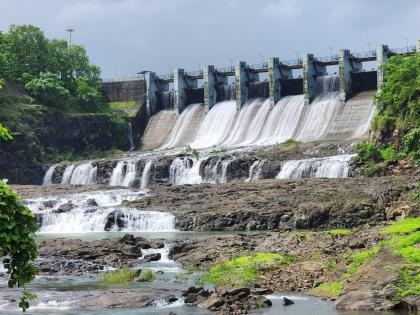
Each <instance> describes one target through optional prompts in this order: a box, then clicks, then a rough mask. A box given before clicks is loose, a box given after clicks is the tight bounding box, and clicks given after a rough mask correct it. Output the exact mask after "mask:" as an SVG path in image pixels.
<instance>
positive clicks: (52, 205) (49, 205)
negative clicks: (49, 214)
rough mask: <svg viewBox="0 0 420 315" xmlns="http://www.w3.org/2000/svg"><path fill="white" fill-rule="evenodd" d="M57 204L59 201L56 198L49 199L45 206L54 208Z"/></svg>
mask: <svg viewBox="0 0 420 315" xmlns="http://www.w3.org/2000/svg"><path fill="white" fill-rule="evenodd" d="M56 204H57V201H55V200H47V201H44V207H45V208H52V207H54V206H55V205H56Z"/></svg>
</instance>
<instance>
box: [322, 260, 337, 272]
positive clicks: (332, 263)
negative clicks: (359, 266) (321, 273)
mask: <svg viewBox="0 0 420 315" xmlns="http://www.w3.org/2000/svg"><path fill="white" fill-rule="evenodd" d="M324 267H325V269H327V270H329V271H335V270H336V268H337V261H336V260H335V259H329V260H327V261H326V262H325V264H324Z"/></svg>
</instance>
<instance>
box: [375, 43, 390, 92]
mask: <svg viewBox="0 0 420 315" xmlns="http://www.w3.org/2000/svg"><path fill="white" fill-rule="evenodd" d="M388 58H389V48H388V46H386V45H378V46H377V47H376V73H377V76H378V90H379V88H380V85H381V83H382V82H383V81H384V71H383V69H382V65H383V64H384V63H386V62H387V61H388Z"/></svg>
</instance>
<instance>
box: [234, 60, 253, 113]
mask: <svg viewBox="0 0 420 315" xmlns="http://www.w3.org/2000/svg"><path fill="white" fill-rule="evenodd" d="M258 78H259V76H258V73H253V72H251V71H250V69H248V68H247V66H246V63H245V61H238V62H237V63H236V65H235V83H236V107H237V109H238V110H239V109H241V107H242V105H243V104H245V102H246V101H247V100H248V86H249V84H250V83H252V82H256V81H258Z"/></svg>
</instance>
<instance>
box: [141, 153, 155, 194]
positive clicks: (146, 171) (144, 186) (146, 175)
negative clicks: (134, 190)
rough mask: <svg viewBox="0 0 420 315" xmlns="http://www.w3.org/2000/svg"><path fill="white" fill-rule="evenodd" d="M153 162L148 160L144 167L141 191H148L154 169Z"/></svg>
mask: <svg viewBox="0 0 420 315" xmlns="http://www.w3.org/2000/svg"><path fill="white" fill-rule="evenodd" d="M152 165H153V161H152V160H148V161H147V162H146V164H145V165H144V169H143V174H142V176H141V187H140V188H141V189H147V187H148V186H149V179H150V170H151V168H152Z"/></svg>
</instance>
